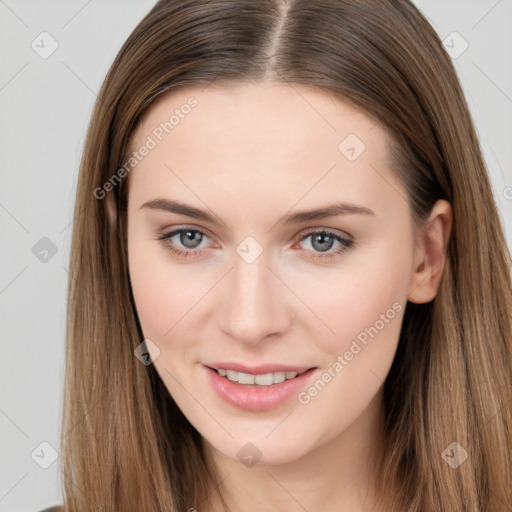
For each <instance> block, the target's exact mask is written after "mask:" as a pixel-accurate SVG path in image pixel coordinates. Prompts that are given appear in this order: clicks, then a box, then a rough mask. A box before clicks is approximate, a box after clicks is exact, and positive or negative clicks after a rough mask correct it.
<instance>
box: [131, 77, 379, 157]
mask: <svg viewBox="0 0 512 512" xmlns="http://www.w3.org/2000/svg"><path fill="white" fill-rule="evenodd" d="M152 133H153V135H154V136H155V137H156V138H157V139H160V138H165V139H172V140H173V141H174V142H175V144H173V145H176V146H178V145H179V147H180V148H183V149H186V148H197V149H201V153H202V154H207V155H211V156H216V157H219V158H220V157H222V156H223V155H224V156H226V157H229V156H232V155H233V154H236V152H237V148H241V150H242V151H243V152H244V153H245V154H246V153H247V151H253V152H255V153H256V155H254V156H257V155H261V156H264V155H266V154H267V153H268V152H269V150H272V151H273V153H274V154H275V152H276V151H277V152H279V153H284V152H286V151H287V150H289V152H290V153H293V152H295V153H303V152H308V150H310V149H312V148H314V149H316V153H317V154H318V153H320V150H321V149H322V150H331V151H334V152H335V154H337V153H338V152H339V151H340V148H339V147H338V146H339V143H340V142H341V141H342V140H344V139H345V138H346V137H347V136H348V135H351V134H352V135H355V136H356V137H358V138H359V139H360V141H361V142H362V143H363V144H364V145H365V146H366V149H368V144H367V143H371V146H372V148H371V149H374V150H375V151H373V152H374V153H377V152H379V151H380V152H381V153H383V152H384V153H385V152H386V134H385V133H384V132H383V131H382V130H381V127H380V125H379V123H378V122H377V121H376V120H375V119H374V118H372V117H370V115H369V114H367V113H363V112H362V111H361V110H359V109H357V108H356V107H355V106H353V105H352V104H351V103H349V102H348V101H347V100H346V99H342V98H340V97H336V96H335V95H334V94H333V93H330V92H328V91H324V90H322V89H318V88H312V87H306V86H304V85H296V84H295V85H289V84H279V83H273V82H262V83H250V84H242V85H240V84H238V85H232V84H231V85H223V86H220V85H218V84H216V85H210V86H205V87H201V88H199V87H194V88H184V89H181V90H177V91H171V92H169V93H167V94H164V95H163V96H162V97H161V98H159V99H158V100H157V101H156V102H155V103H154V104H153V105H152V106H151V107H150V109H149V110H148V112H147V113H146V115H145V116H144V117H143V119H142V122H141V125H140V126H139V128H138V130H137V131H136V133H135V137H134V142H135V144H132V146H133V145H135V146H137V143H141V142H143V139H144V137H145V136H146V135H147V134H152ZM356 137H352V139H353V140H354V141H357V139H356ZM157 142H165V141H160V140H157ZM178 143H179V144H178ZM318 144H320V146H318ZM227 146H229V147H230V149H231V151H230V152H229V153H226V152H225V147H227ZM358 146H359V147H362V145H361V144H359V145H358ZM359 147H358V149H359ZM220 148H222V151H219V149H220ZM280 150H281V151H280ZM197 156H201V155H197ZM288 156H289V157H291V156H292V154H290V155H288Z"/></svg>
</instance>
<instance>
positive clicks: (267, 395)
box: [205, 366, 315, 412]
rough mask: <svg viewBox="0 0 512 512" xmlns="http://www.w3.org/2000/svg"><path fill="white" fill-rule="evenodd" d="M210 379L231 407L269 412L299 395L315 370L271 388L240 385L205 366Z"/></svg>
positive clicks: (214, 387) (312, 369) (273, 385)
mask: <svg viewBox="0 0 512 512" xmlns="http://www.w3.org/2000/svg"><path fill="white" fill-rule="evenodd" d="M205 369H206V371H207V372H208V378H209V379H210V382H211V384H212V386H213V389H215V391H216V392H217V394H218V395H219V396H220V398H222V400H224V401H225V402H227V403H228V404H230V405H233V406H235V407H238V408H239V409H244V410H246V411H256V412H258V411H267V410H269V409H272V408H274V407H278V406H279V405H281V404H283V403H285V402H286V401H287V400H289V399H290V398H291V397H292V396H294V395H297V394H298V392H299V391H300V389H301V388H302V387H304V386H305V384H306V382H307V381H308V380H309V378H310V377H311V375H312V373H313V372H314V371H315V368H310V369H309V370H307V371H305V372H304V373H303V374H302V375H299V376H298V377H295V378H294V379H289V380H285V381H284V382H280V383H279V384H272V385H271V386H261V387H257V386H255V385H250V384H238V382H233V381H231V380H229V379H228V378H227V377H221V376H220V375H219V374H218V373H217V372H216V371H215V370H212V369H211V368H209V367H206V366H205Z"/></svg>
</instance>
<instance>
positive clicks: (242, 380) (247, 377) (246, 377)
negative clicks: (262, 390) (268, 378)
mask: <svg viewBox="0 0 512 512" xmlns="http://www.w3.org/2000/svg"><path fill="white" fill-rule="evenodd" d="M254 377H255V376H254V375H251V374H250V373H242V372H238V382H239V384H254ZM258 377H259V375H258ZM256 384H258V383H256Z"/></svg>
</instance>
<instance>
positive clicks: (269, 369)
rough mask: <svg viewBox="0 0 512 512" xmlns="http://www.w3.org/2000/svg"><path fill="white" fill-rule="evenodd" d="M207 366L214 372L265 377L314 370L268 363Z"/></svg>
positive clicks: (225, 363)
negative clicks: (233, 372) (230, 372)
mask: <svg viewBox="0 0 512 512" xmlns="http://www.w3.org/2000/svg"><path fill="white" fill-rule="evenodd" d="M205 366H208V367H209V368H212V369H213V370H218V369H219V368H221V369H223V370H233V371H235V372H239V373H248V374H250V375H263V374H265V373H276V372H297V373H301V372H305V371H306V370H309V369H311V368H313V367H312V366H300V365H288V364H280V363H268V364H259V365H256V366H248V365H246V364H243V363H233V362H219V363H207V364H205Z"/></svg>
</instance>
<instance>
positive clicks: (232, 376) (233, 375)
mask: <svg viewBox="0 0 512 512" xmlns="http://www.w3.org/2000/svg"><path fill="white" fill-rule="evenodd" d="M226 371H227V374H228V379H229V380H232V381H233V382H238V372H235V371H233V370H226Z"/></svg>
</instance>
